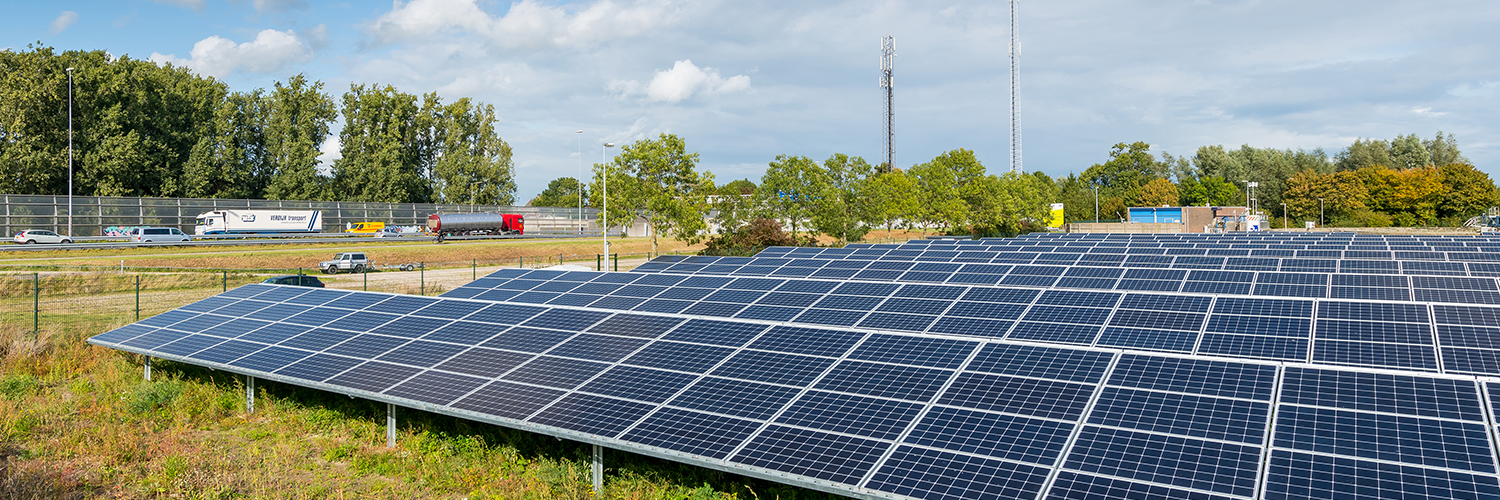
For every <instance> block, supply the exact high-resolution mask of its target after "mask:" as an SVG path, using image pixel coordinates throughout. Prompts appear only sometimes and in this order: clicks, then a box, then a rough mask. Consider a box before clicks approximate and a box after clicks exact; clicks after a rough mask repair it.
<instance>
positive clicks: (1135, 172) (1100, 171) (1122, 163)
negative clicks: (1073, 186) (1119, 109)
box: [1083, 142, 1168, 205]
mask: <svg viewBox="0 0 1500 500" xmlns="http://www.w3.org/2000/svg"><path fill="white" fill-rule="evenodd" d="M1109 158H1110V160H1109V161H1107V162H1104V163H1099V164H1094V165H1093V166H1091V167H1089V168H1088V169H1087V170H1084V171H1083V180H1084V181H1085V182H1087V183H1088V184H1089V185H1090V186H1097V187H1098V188H1099V196H1100V197H1101V198H1119V199H1120V200H1121V202H1122V203H1124V204H1131V205H1138V204H1139V202H1138V200H1139V196H1140V190H1141V188H1142V187H1144V186H1145V185H1146V184H1147V183H1149V182H1151V181H1152V180H1154V179H1157V178H1159V177H1165V176H1166V175H1167V173H1168V166H1167V165H1165V164H1162V163H1158V162H1157V161H1156V157H1154V156H1152V155H1151V145H1150V144H1146V143H1144V142H1134V143H1131V144H1125V143H1123V142H1122V143H1118V144H1115V145H1114V147H1112V148H1111V149H1110V152H1109Z"/></svg>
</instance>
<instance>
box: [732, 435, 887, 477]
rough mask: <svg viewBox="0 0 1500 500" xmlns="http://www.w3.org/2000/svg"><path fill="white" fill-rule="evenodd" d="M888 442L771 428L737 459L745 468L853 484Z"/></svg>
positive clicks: (749, 445)
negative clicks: (763, 469)
mask: <svg viewBox="0 0 1500 500" xmlns="http://www.w3.org/2000/svg"><path fill="white" fill-rule="evenodd" d="M889 447H890V444H889V443H884V442H880V441H875V440H870V439H862V438H857V437H852V436H841V435H837V434H829V433H826V432H819V431H812V430H805V429H797V428H793V427H786V426H781V425H770V426H767V427H766V429H765V430H763V431H761V433H760V435H759V436H757V437H756V438H754V439H752V440H751V441H750V442H749V444H748V445H746V446H745V448H744V449H743V450H741V451H740V452H739V453H738V454H737V455H735V457H734V458H732V459H731V460H732V461H734V462H738V463H742V464H745V465H750V466H755V467H762V468H767V469H773V470H778V471H781V472H786V473H791V474H798V475H802V476H807V477H812V478H817V479H823V480H827V481H835V482H843V483H854V482H858V481H859V480H860V479H862V478H863V477H864V475H865V474H866V473H867V472H868V471H869V469H870V468H872V467H874V465H875V462H876V461H877V460H878V459H879V458H880V457H881V455H883V454H884V453H885V450H886V449H887V448H889Z"/></svg>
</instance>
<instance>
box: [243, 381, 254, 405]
mask: <svg viewBox="0 0 1500 500" xmlns="http://www.w3.org/2000/svg"><path fill="white" fill-rule="evenodd" d="M245 413H255V377H251V376H249V375H245Z"/></svg>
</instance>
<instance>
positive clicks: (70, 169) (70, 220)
mask: <svg viewBox="0 0 1500 500" xmlns="http://www.w3.org/2000/svg"><path fill="white" fill-rule="evenodd" d="M96 201H97V200H96ZM54 220H56V219H54ZM68 237H69V238H73V237H75V236H74V235H73V68H68ZM75 241H76V240H75Z"/></svg>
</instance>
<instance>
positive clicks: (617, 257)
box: [613, 253, 620, 272]
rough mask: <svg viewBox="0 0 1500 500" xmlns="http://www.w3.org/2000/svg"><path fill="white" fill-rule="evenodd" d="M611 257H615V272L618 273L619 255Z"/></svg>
mask: <svg viewBox="0 0 1500 500" xmlns="http://www.w3.org/2000/svg"><path fill="white" fill-rule="evenodd" d="M613 255H614V257H615V272H619V271H620V254H618V253H617V254H613Z"/></svg>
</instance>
